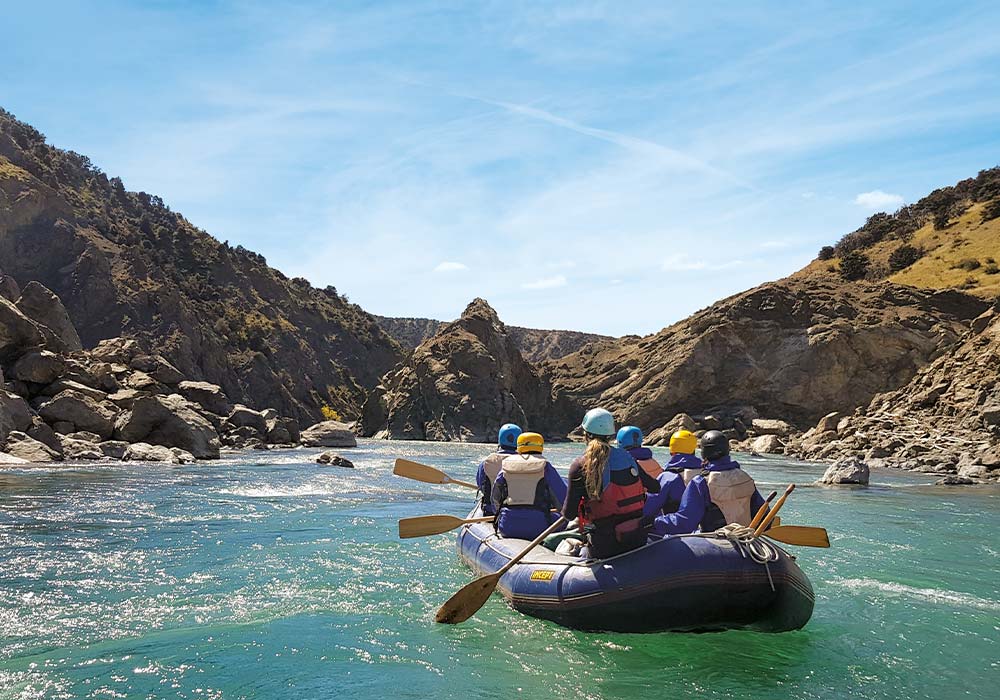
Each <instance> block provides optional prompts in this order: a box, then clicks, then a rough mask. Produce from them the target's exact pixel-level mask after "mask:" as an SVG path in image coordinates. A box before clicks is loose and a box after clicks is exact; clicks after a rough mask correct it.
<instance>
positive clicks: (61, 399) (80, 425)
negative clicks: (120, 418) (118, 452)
mask: <svg viewBox="0 0 1000 700" xmlns="http://www.w3.org/2000/svg"><path fill="white" fill-rule="evenodd" d="M38 415H40V416H41V417H42V418H44V419H45V421H46V422H47V423H49V424H54V423H61V422H66V423H72V424H73V428H74V430H73V431H72V432H76V431H78V430H86V431H89V432H92V433H97V434H98V435H100V436H101V438H103V439H105V440H106V439H107V438H109V437H111V434H112V433H113V432H114V429H115V414H114V412H113V411H111V410H109V409H108V408H107V407H106V406H105V405H104V404H100V403H98V402H97V401H94V400H93V399H92V398H90V397H88V396H85V395H83V394H80V393H78V392H76V391H73V390H71V389H67V390H65V391H63V392H60V393H59V395H58V396H55V397H53V398H52V399H51V400H49V401H47V402H45V403H44V404H43V405H42V406H41V407H40V408H39V409H38Z"/></svg>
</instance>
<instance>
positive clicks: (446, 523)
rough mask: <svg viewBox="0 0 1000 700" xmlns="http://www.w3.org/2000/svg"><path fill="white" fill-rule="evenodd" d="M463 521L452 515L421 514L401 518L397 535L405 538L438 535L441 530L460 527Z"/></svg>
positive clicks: (446, 530)
mask: <svg viewBox="0 0 1000 700" xmlns="http://www.w3.org/2000/svg"><path fill="white" fill-rule="evenodd" d="M464 522H465V521H464V520H462V519H461V518H456V517H455V516H454V515H422V516H420V517H417V518H401V519H400V521H399V536H400V537H401V538H402V539H407V538H409V537H427V536H429V535H440V534H441V533H442V532H448V531H449V530H454V529H455V528H456V527H460V526H461V525H462V524H463V523H464Z"/></svg>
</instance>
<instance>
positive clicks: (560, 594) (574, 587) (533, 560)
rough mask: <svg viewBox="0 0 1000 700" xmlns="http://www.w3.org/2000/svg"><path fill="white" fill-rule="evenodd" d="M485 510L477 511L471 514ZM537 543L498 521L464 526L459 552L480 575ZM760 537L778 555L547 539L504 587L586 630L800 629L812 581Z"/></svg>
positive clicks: (688, 542) (730, 548) (534, 608)
mask: <svg viewBox="0 0 1000 700" xmlns="http://www.w3.org/2000/svg"><path fill="white" fill-rule="evenodd" d="M480 515H481V513H480V512H479V511H478V510H475V511H473V513H472V514H471V515H470V517H478V516H480ZM765 542H766V544H765ZM528 544H529V542H528V541H527V540H519V539H512V538H504V537H499V536H498V535H497V534H496V532H495V531H494V530H493V526H492V524H490V523H475V524H472V525H465V526H463V527H462V528H461V530H460V531H459V534H458V551H459V555H460V556H461V558H462V561H463V562H464V563H465V564H466V565H468V566H469V568H471V569H472V570H473V572H475V573H476V574H477V575H482V574H490V573H493V572H495V571H497V570H498V569H499V568H500V567H501V566H503V565H504V564H506V563H507V562H508V561H510V560H511V559H512V558H513V557H514V555H516V554H518V553H519V552H521V551H522V550H523V549H524V548H525V547H526V546H527V545H528ZM757 544H765V548H764V551H765V552H766V553H767V554H768V555H769V556H767V557H763V556H760V551H758V556H757V557H756V559H755V558H754V557H752V556H751V555H750V553H749V552H748V551H747V548H746V546H745V545H740V544H738V543H736V542H732V541H730V540H728V539H722V538H712V537H668V538H665V539H662V540H658V541H655V542H652V543H650V544H647V545H646V546H644V547H642V548H640V549H636V550H633V551H631V552H627V553H625V554H621V555H619V556H617V557H612V558H609V559H604V560H590V561H583V560H581V559H578V558H574V557H570V556H565V555H561V554H556V553H555V552H552V551H550V550H548V549H546V548H544V547H541V546H539V547H536V548H535V549H534V550H533V551H532V552H530V553H529V554H528V555H527V556H526V557H525V558H524V559H522V560H521V562H519V563H518V564H515V565H514V567H513V568H511V570H510V571H508V572H507V573H506V574H504V575H503V577H502V578H501V579H500V583H499V586H498V589H499V590H500V592H501V593H502V594H503V596H504V597H505V598H506V599H507V601H508V602H509V603H510V605H511V606H512V607H513V608H514V609H515V610H517V611H518V612H521V613H524V614H526V615H531V616H533V617H539V618H542V619H544V620H551V621H552V622H555V623H557V624H560V625H563V626H565V627H571V628H574V629H580V630H590V631H614V632H666V631H675V632H710V631H721V630H730V629H745V630H755V631H758V632H787V631H790V630H796V629H799V628H801V627H802V626H803V625H805V624H806V622H808V621H809V618H810V617H811V616H812V611H813V603H814V596H813V590H812V585H811V584H810V583H809V579H807V578H806V576H805V574H804V573H802V570H801V569H800V568H799V567H798V565H797V564H796V563H795V559H794V557H793V556H791V555H790V554H788V553H787V552H785V551H784V550H782V549H781V548H780V547H778V546H777V545H776V544H774V543H773V542H771V541H770V540H767V541H762V540H757ZM758 559H763V560H765V563H761V562H760V561H758ZM768 559H770V561H766V560H768Z"/></svg>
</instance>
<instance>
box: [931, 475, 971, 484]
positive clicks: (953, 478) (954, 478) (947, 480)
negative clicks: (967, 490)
mask: <svg viewBox="0 0 1000 700" xmlns="http://www.w3.org/2000/svg"><path fill="white" fill-rule="evenodd" d="M934 483H935V484H936V485H938V486H968V485H970V484H974V483H976V482H975V480H973V479H971V478H969V477H967V476H958V475H956V474H949V475H948V476H946V477H944V478H943V479H938V480H937V481H935V482H934Z"/></svg>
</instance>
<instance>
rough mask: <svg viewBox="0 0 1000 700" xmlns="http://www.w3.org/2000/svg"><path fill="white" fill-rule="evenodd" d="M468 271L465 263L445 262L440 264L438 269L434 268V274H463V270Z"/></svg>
mask: <svg viewBox="0 0 1000 700" xmlns="http://www.w3.org/2000/svg"><path fill="white" fill-rule="evenodd" d="M468 269H469V266H468V265H466V264H465V263H460V262H453V261H451V260H445V261H444V262H440V263H438V265H437V267H435V268H434V272H461V271H462V270H468Z"/></svg>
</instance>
